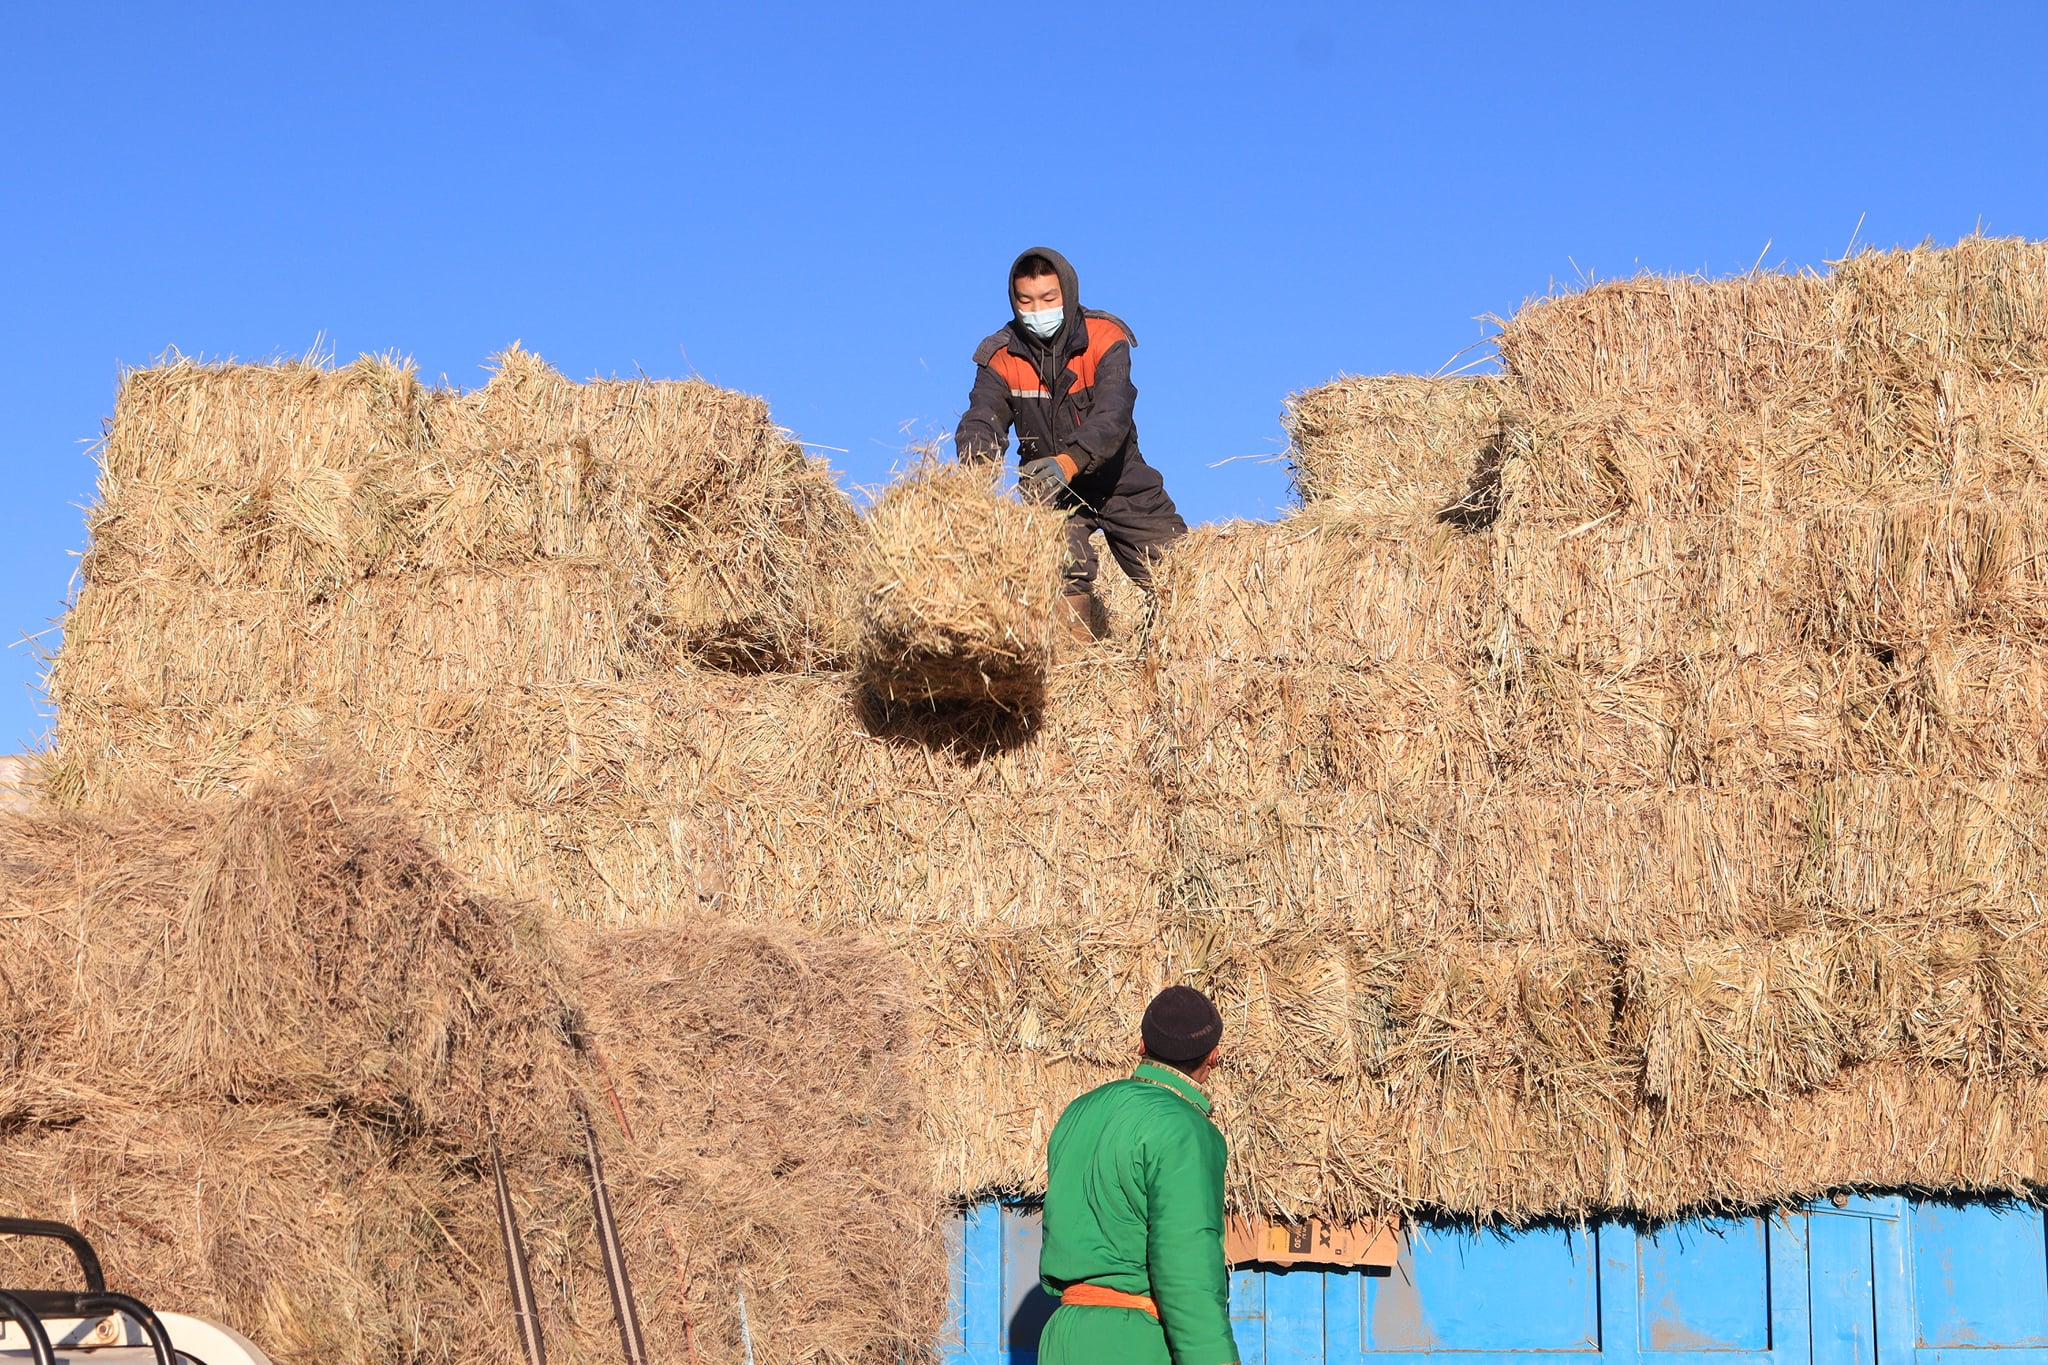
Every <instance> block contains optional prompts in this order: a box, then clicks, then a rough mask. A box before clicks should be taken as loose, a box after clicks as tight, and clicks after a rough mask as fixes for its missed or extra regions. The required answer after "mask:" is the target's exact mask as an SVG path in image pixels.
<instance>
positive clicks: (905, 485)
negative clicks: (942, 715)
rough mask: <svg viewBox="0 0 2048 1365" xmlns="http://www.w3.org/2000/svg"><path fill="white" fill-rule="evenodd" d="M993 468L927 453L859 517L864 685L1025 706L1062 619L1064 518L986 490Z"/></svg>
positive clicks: (935, 700)
mask: <svg viewBox="0 0 2048 1365" xmlns="http://www.w3.org/2000/svg"><path fill="white" fill-rule="evenodd" d="M1000 477H1001V470H1000V469H999V468H997V467H995V466H993V465H990V466H976V465H966V464H959V463H954V462H950V461H939V460H927V461H925V462H923V463H921V464H919V465H918V466H916V467H915V468H913V469H912V470H911V471H910V472H909V473H908V474H906V475H905V476H904V477H903V478H901V479H899V480H898V481H897V482H895V483H893V484H891V485H890V486H889V487H887V488H885V489H884V490H883V491H882V494H881V496H880V497H879V498H877V499H876V500H875V505H874V507H873V508H871V509H870V510H869V512H868V513H867V515H866V517H865V518H863V526H862V529H863V532H864V534H863V536H862V539H861V566H862V570H863V573H864V583H863V592H862V596H861V603H860V634H859V643H858V645H857V646H856V652H855V660H856V664H857V666H858V668H859V670H860V675H861V677H862V679H863V680H864V681H865V683H866V685H867V686H868V687H869V688H870V689H872V690H873V691H874V692H875V693H876V694H877V695H878V696H880V697H881V698H883V699H884V700H886V701H888V702H892V703H907V704H910V705H914V706H931V705H937V704H946V703H990V704H993V705H995V706H998V707H1001V708H1004V709H1007V710H1011V711H1020V712H1021V711H1029V710H1032V709H1035V708H1036V707H1037V705H1038V703H1039V702H1040V700H1041V699H1042V697H1043V695H1044V691H1045V676H1046V670H1047V669H1048V668H1050V667H1051V666H1052V660H1053V649H1054V645H1055V642H1056V641H1057V640H1058V638H1059V635H1060V631H1061V622H1060V619H1059V616H1058V613H1059V612H1060V611H1063V610H1065V605H1064V603H1063V602H1062V601H1061V590H1062V583H1061V567H1062V565H1063V563H1064V556H1065V552H1066V538H1065V537H1066V531H1065V518H1064V517H1063V516H1062V515H1061V514H1060V513H1059V512H1057V511H1055V510H1053V509H1050V508H1046V507H1040V506H1037V505H1034V504H1031V503H1026V502H1023V501H1020V500H1018V499H1016V498H1012V497H1007V496H1004V495H1003V494H1002V493H999V492H998V491H997V490H996V481H997V480H998V479H999V478H1000Z"/></svg>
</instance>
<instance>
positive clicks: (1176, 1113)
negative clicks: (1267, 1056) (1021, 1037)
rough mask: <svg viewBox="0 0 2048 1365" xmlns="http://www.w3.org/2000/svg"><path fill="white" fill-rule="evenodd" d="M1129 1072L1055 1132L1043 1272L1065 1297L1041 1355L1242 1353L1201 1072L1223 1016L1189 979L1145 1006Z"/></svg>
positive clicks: (1219, 1173) (1159, 1361)
mask: <svg viewBox="0 0 2048 1365" xmlns="http://www.w3.org/2000/svg"><path fill="white" fill-rule="evenodd" d="M1140 1033H1141V1036H1142V1037H1143V1039H1144V1042H1143V1043H1142V1044H1141V1045H1140V1047H1139V1049H1138V1067H1137V1070H1135V1071H1133V1072H1132V1073H1131V1076H1130V1079H1128V1080H1122V1081H1111V1082H1110V1083H1109V1084H1107V1085H1099V1086H1097V1087H1095V1089H1093V1090H1091V1091H1089V1092H1088V1093H1087V1094H1085V1095H1083V1096H1081V1097H1080V1098H1079V1099H1077V1100H1075V1101H1074V1102H1073V1103H1072V1104H1070V1105H1068V1106H1067V1108H1066V1112H1065V1113H1063V1114H1061V1115H1060V1121H1059V1122H1058V1123H1057V1124H1055V1125H1054V1126H1053V1130H1052V1138H1051V1140H1050V1141H1048V1142H1047V1143H1046V1151H1045V1164H1046V1188H1045V1241H1044V1243H1043V1245H1042V1246H1041V1248H1040V1251H1039V1255H1038V1278H1039V1283H1040V1284H1041V1285H1042V1286H1043V1287H1044V1289H1045V1292H1046V1293H1048V1294H1052V1295H1055V1296H1056V1297H1057V1298H1058V1299H1059V1301H1060V1306H1059V1307H1058V1308H1057V1309H1056V1310H1054V1312H1053V1315H1052V1317H1051V1318H1049V1319H1048V1320H1047V1321H1046V1324H1045V1330H1044V1331H1043V1332H1042V1333H1041V1334H1040V1335H1039V1338H1038V1360H1039V1365H1112V1362H1113V1363H1114V1365H1232V1362H1235V1361H1236V1360H1237V1358H1238V1357H1237V1339H1236V1337H1235V1336H1233V1335H1232V1333H1231V1330H1230V1278H1229V1270H1228V1269H1227V1267H1226V1266H1225V1263H1224V1259H1223V1163H1224V1157H1225V1150H1224V1143H1223V1135H1222V1134H1221V1133H1219V1132H1217V1131H1216V1126H1215V1125H1214V1124H1213V1123H1212V1122H1210V1120H1209V1095H1208V1092H1207V1091H1205V1090H1203V1089H1202V1082H1203V1081H1205V1080H1207V1079H1208V1076H1209V1073H1210V1072H1211V1071H1212V1070H1214V1069H1215V1066H1216V1055H1217V1051H1218V1048H1219V1046H1220V1045H1221V1043H1222V1041H1223V1016H1222V1015H1220V1014H1218V1013H1217V1012H1216V1006H1215V1005H1213V1004H1211V1003H1210V1002H1209V998H1208V997H1207V996H1205V995H1203V994H1202V993H1201V992H1200V991H1198V990H1196V989H1194V988H1193V987H1192V986H1168V987H1167V988H1166V989H1165V990H1163V991H1161V992H1160V993H1159V994H1158V995H1157V996H1156V997H1155V998H1154V999H1153V1001H1152V1003H1151V1004H1150V1005H1149V1006H1147V1007H1146V1009H1145V1018H1144V1022H1143V1024H1142V1025H1141V1028H1140Z"/></svg>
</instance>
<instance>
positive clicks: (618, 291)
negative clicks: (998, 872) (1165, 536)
mask: <svg viewBox="0 0 2048 1365" xmlns="http://www.w3.org/2000/svg"><path fill="white" fill-rule="evenodd" d="M0 25H4V28H0V35H4V37H0V108H4V111H5V116H6V133H5V137H4V139H0V189H4V195H0V259H4V260H5V262H6V267H7V287H6V307H5V312H4V318H5V324H4V326H0V467H4V470H5V486H6V489H7V496H6V497H5V498H4V499H0V634H4V635H5V636H6V638H7V639H9V640H16V639H19V638H20V637H21V636H22V635H24V634H27V633H33V632H36V631H40V630H44V629H45V628H46V627H47V626H48V625H49V623H50V621H51V620H52V618H54V617H56V616H58V615H59V613H60V611H61V607H62V603H63V601H64V597H65V594H66V591H67V585H68V582H69V579H70V575H71V571H72V566H73V564H74V562H75V560H74V557H73V554H72V552H74V551H76V550H77V549H78V548H80V544H81V541H82V524H81V512H80V510H79V507H80V505H82V504H85V503H87V502H89V501H90V499H91V496H92V489H93V481H94V473H93V469H92V466H91V463H90V461H89V459H88V455H87V448H88V444H89V442H90V441H91V440H92V439H93V438H94V437H95V436H96V435H97V433H98V431H99V425H100V421H101V418H102V416H103V414H105V413H106V412H107V410H108V408H109V406H110V404H111V401H112V398H113V392H114V382H115V375H116V373H117V369H118V367H119V366H121V365H124V364H127V365H132V364H138V363H142V362H145V361H147V360H148V359H149V358H150V357H152V356H154V355H156V354H158V353H159V352H161V351H163V350H164V349H165V348H166V347H169V346H176V347H178V348H179V349H181V350H183V351H185V352H186V353H188V354H203V355H205V356H208V357H218V356H227V355H234V356H240V357H245V358H252V357H266V356H271V355H275V354H278V353H301V352H304V351H305V350H307V349H308V348H309V347H310V346H312V345H313V344H314V342H315V340H316V338H324V339H325V340H324V344H325V345H326V346H328V347H331V348H332V349H333V350H334V351H335V352H336V353H337V354H338V355H339V356H340V357H341V358H343V359H348V358H351V357H353V356H354V355H355V354H357V353H358V352H363V351H386V350H395V351H400V352H404V353H408V354H410V355H412V356H414V357H416V358H417V359H418V361H419V363H420V365H421V367H422V369H423V370H424V371H425V372H426V373H427V374H428V375H430V376H439V375H445V376H446V377H447V378H448V379H449V380H450V381H452V382H455V383H458V384H462V385H471V384H475V383H478V382H481V379H482V372H481V371H480V369H479V366H480V364H481V363H482V362H483V360H484V359H485V357H486V356H488V355H489V354H491V353H492V352H494V351H496V350H498V349H500V348H502V347H503V346H504V345H505V344H506V343H507V342H510V341H512V340H513V339H515V338H518V339H521V340H523V341H524V342H525V343H526V344H527V345H528V346H530V347H532V348H533V349H535V350H537V351H539V352H540V353H541V354H542V355H544V356H546V357H547V358H548V359H550V360H552V361H553V362H555V363H556V364H557V365H558V366H559V367H561V368H562V369H563V370H565V371H566V372H568V373H569V374H571V375H573V376H576V377H583V376H587V375H590V374H594V373H612V372H619V371H624V372H630V371H633V370H635V369H639V370H644V371H645V372H646V373H648V374H650V375H655V376H675V375H683V374H687V373H690V372H692V371H695V372H699V373H702V374H703V375H705V376H706V377H708V378H710V379H713V380H716V381H718V382H720V383H723V384H729V385H734V386H736V387H739V388H743V389H747V390H751V391H754V392H758V393H762V394H765V395H766V396H767V397H768V398H769V399H770V401H771V402H772V403H773V405H774V409H775V412H776V414H777V416H778V417H779V418H780V420H781V421H782V422H784V423H785V424H787V425H788V426H790V427H791V428H793V429H794V430H795V431H796V433H797V434H798V435H799V436H800V437H801V438H802V439H804V440H807V441H812V442H816V443H819V444H821V445H827V446H838V447H843V448H844V449H845V450H846V451H847V453H846V454H843V455H839V454H835V455H833V456H832V458H833V459H834V461H835V462H837V463H838V464H839V465H840V467H841V468H842V469H844V470H845V471H846V472H847V474H848V475H849V476H850V478H851V479H852V480H853V481H855V482H859V483H872V482H874V481H876V480H878V479H880V478H881V477H882V476H883V475H884V474H885V472H886V470H887V469H888V467H889V465H890V463H891V461H892V460H893V459H894V458H895V457H896V455H897V453H898V451H899V449H900V447H901V445H902V443H903V439H904V438H903V435H902V431H903V429H904V428H905V427H906V426H908V427H909V428H911V429H912V430H913V431H923V430H928V429H931V428H934V427H937V428H944V429H948V430H950V428H951V425H952V422H953V420H954V418H955V416H956V415H957V413H958V410H959V406H960V404H961V402H962V400H963V398H964V396H965V394H966V390H967V385H968V381H969V378H970V363H969V353H970V351H971V348H972V347H973V345H974V343H975V342H976V341H977V340H978V339H979V338H980V337H982V336H983V335H985V334H986V333H987V332H989V331H990V330H992V329H993V328H994V327H995V326H997V325H998V324H1000V323H1001V322H1002V321H1003V320H1004V318H1005V316H1006V307H1005V304H1004V301H1003V280H1002V271H1003V268H1004V266H1005V265H1006V264H1007V263H1008V261H1009V259H1010V258H1011V256H1012V255H1013V254H1014V253H1015V252H1016V251H1017V250H1019V249H1020V248H1021V247H1023V246H1026V245H1030V244H1032V243H1036V242H1046V243H1049V244H1051V245H1053V246H1056V247H1058V248H1060V249H1062V250H1064V251H1065V252H1067V253H1068V255H1070V256H1071V257H1072V258H1073V260H1074V261H1075V263H1076V264H1077V266H1078V267H1079V270H1080V272H1081V281H1082V294H1083V297H1084V299H1085V301H1087V302H1089V303H1091V304H1093V305H1095V306H1097V307H1104V308H1109V309H1112V310H1114V311H1116V312H1118V313H1119V314H1121V315H1122V316H1123V317H1125V318H1126V319H1127V320H1128V321H1129V322H1130V323H1131V325H1132V326H1133V328H1134V329H1135V330H1136V332H1137V334H1138V337H1139V340H1140V342H1141V343H1142V344H1141V346H1140V348H1139V350H1138V352H1137V355H1136V358H1135V359H1136V377H1137V381H1138V385H1139V388H1140V391H1141V397H1140V400H1139V406H1138V415H1139V422H1140V428H1141V431H1142V432H1143V435H1144V445H1145V450H1146V452H1147V454H1148V456H1149V457H1150V458H1151V459H1152V460H1153V461H1154V462H1155V463H1157V464H1159V465H1160V466H1162V467H1163V468H1164V469H1165V470H1166V472H1167V477H1168V484H1169V487H1170V488H1171V489H1172V490H1173V491H1174V493H1175V494H1176V495H1177V496H1178V498H1179V499H1180V501H1181V504H1182V506H1183V508H1184V509H1185V510H1186V511H1187V512H1188V513H1189V514H1190V516H1191V517H1192V518H1198V519H1214V518H1220V517H1226V516H1232V515H1263V514H1267V513H1270V512H1271V511H1273V510H1274V509H1275V508H1276V507H1278V506H1279V505H1281V504H1282V502H1283V500H1284V497H1285V485H1284V478H1283V475H1282V473H1281V471H1280V469H1279V468H1278V467H1277V466H1275V465H1272V464H1260V463H1256V462H1253V461H1238V462H1235V463H1229V464H1224V465H1221V466H1220V467H1216V466H1215V462H1216V461H1219V460H1222V459H1224V458H1225V457H1228V456H1237V455H1255V454H1259V453H1262V452H1263V453H1267V454H1270V453H1273V452H1276V451H1277V450H1278V449H1279V448H1280V445H1281V440H1282V438H1281V431H1280V425H1279V411H1280V404H1281V400H1282V399H1283V398H1284V397H1285V395H1286V394H1287V393H1289V392H1290V391H1292V390H1295V389H1299V388H1302V387H1304V386H1307V385H1311V384H1315V383H1318V382H1320V381H1322V380H1324V379H1327V378H1329V377H1331V376H1333V375H1336V374H1339V373H1343V372H1354V373H1357V372H1377V371H1391V370H1422V371H1429V370H1434V369H1437V368H1438V367H1439V366H1442V365H1443V364H1444V363H1445V362H1446V361H1448V360H1449V359H1450V358H1451V357H1452V356H1453V355H1455V354H1457V353H1459V352H1460V351H1461V350H1463V349H1464V348H1467V347H1469V346H1471V345H1472V344H1473V343H1475V342H1477V341H1479V340H1480V339H1481V338H1482V336H1483V335H1484V332H1485V329H1484V328H1483V327H1482V326H1481V324H1480V323H1479V322H1478V321H1477V319H1478V318H1479V317H1480V316H1481V315H1483V314H1487V313H1502V312H1507V311H1510V310H1512V309H1513V308H1514V307H1515V305H1516V304H1517V303H1518V302H1520V301H1521V300H1522V299H1523V298H1525V297H1526V296H1528V295H1530V294H1532V293H1538V292H1541V291H1543V290H1545V289H1547V288H1548V287H1549V286H1550V284H1551V282H1552V281H1553V280H1557V281H1570V280H1573V279H1575V278H1578V277H1579V275H1580V273H1581V272H1588V273H1592V274H1596V275H1601V276H1606V275H1613V274H1618V273H1628V272H1632V271H1635V270H1637V269H1654V270H1705V271H1709V272H1713V273H1729V272H1733V271H1737V270H1741V269H1743V268H1746V267H1748V266H1749V265H1750V264H1751V263H1752V262H1753V261H1756V260H1757V259H1758V258H1759V257H1761V258H1762V259H1763V260H1765V261H1766V262H1767V263H1783V264H1791V265H1803V264H1814V263H1818V262H1821V261H1823V260H1826V259H1827V258H1829V257H1832V256H1837V255H1839V254H1841V252H1842V250H1843V248H1844V247H1845V246H1846V245H1847V244H1848V242H1849V240H1850V237H1851V234H1852V232H1854V231H1855V230H1856V229H1857V224H1858V222H1859V220H1861V222H1862V229H1861V239H1862V240H1864V241H1871V242H1877V243H1880V244H1890V243H1895V242H1910V241H1916V240H1919V239H1921V238H1923V237H1927V236H1930V235H1931V236H1934V237H1937V238H1941V239H1951V238H1954V237H1956V236H1957V235H1959V234H1962V233H1965V232H1968V231H1969V230H1970V229H1971V228H1973V227H1974V226H1976V225H1977V224H1979V223H1982V224H1983V225H1984V226H1985V227H1986V228H1987V229H1989V230H1992V231H1996V232H2001V233H2021V234H2026V235H2030V236H2037V237H2038V236H2048V175H2044V171H2048V157H2044V155H2043V153H2044V150H2048V112H2044V110H2048V101H2044V86H2048V82H2044V79H2043V76H2042V74H2041V73H2042V62H2043V53H2044V52H2048V4H2042V3H2029V4H2008V5H1986V4H1956V3H1950V4H1943V5H1928V4H1924V3H1921V4H1898V3H1892V2H1891V0H1872V3H1867V4H1860V5H1835V4H1829V5H1818V4H1798V3H1785V4H1768V5H1766V4H1729V3H1716V4H1711V5H1706V4H1702V5H1692V6H1682V5H1645V4H1628V5H1622V4H1609V5H1546V4H1542V3H1533V4H1531V3H1523V4H1492V3H1467V4H1462V5H1421V4H1400V5H1393V4H1342V5H1338V4H1330V5H1317V4H1294V3H1270V2H1269V3H1263V4H1257V5H1252V4H1236V5H1223V4H1210V3H1202V2H1201V0H1194V2H1193V3H1189V2H1187V0H1183V2H1182V3H1173V4H1166V3H1160V4H1144V5H1135V4H1116V3H1089V4H1071V5H1060V6H1044V7H1038V8H1033V7H1031V6H1019V7H1010V6H995V5H989V6H979V5H962V4H957V3H956V4H943V5H942V4H928V5H927V4H915V5H913V4H870V5H825V4H812V5H798V4H778V3H747V4H737V3H736V4H729V5H717V6H713V5H692V4H595V3H593V4H569V3H535V2H530V0H529V2H525V3H522V0H508V3H504V4H498V5H491V6H482V5H476V6H456V5H437V4H432V3H423V4H410V5H397V4H383V3H356V4H351V5H345V6H343V5H320V6H314V5H296V4H277V3H267V4H261V5H257V4H247V5H231V4H217V3H204V0H202V2H201V3H198V4H184V5H156V4H151V5H144V4H122V5H114V4H99V3H84V2H79V0H74V2H73V3H66V4H50V3H40V4H36V3H28V0H17V3H13V4H7V5H5V6H0ZM54 640H55V636H54V635H52V636H48V637H46V639H45V643H53V642H54ZM38 671H39V669H38V665H37V663H36V661H35V660H34V659H33V658H32V657H31V655H30V650H29V648H28V647H27V646H25V645H17V646H16V647H14V648H11V649H8V650H6V651H4V657H0V752H4V751H5V750H7V749H10V748H19V747H24V746H26V745H28V744H30V743H32V742H33V741H34V740H35V739H36V738H37V736H39V735H40V734H41V733H42V732H43V731H44V730H45V728H46V727H47V724H48V721H47V718H46V717H45V716H44V715H43V708H42V707H41V706H40V704H39V703H38V701H37V699H36V697H35V695H34V693H33V691H32V687H31V684H32V681H33V679H34V678H35V676H36V674H37V673H38Z"/></svg>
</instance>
